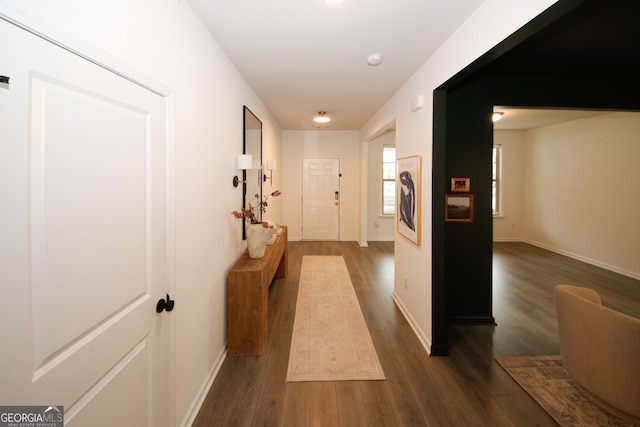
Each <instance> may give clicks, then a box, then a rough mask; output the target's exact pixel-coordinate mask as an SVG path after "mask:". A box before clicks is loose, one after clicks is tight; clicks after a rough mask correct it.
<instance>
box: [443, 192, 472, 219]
mask: <svg viewBox="0 0 640 427" xmlns="http://www.w3.org/2000/svg"><path fill="white" fill-rule="evenodd" d="M445 198H446V200H445V214H444V220H445V221H447V222H473V194H447V195H446V196H445Z"/></svg>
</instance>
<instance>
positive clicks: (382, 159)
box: [380, 144, 397, 218]
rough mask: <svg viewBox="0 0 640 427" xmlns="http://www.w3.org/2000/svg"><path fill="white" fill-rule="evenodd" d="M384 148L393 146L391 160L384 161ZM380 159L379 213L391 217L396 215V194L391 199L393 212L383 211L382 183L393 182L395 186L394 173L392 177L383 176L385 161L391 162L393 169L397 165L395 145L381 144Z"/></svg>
mask: <svg viewBox="0 0 640 427" xmlns="http://www.w3.org/2000/svg"><path fill="white" fill-rule="evenodd" d="M385 148H393V154H394V156H393V157H394V160H393V162H385V161H384V150H385ZM380 159H381V162H380V167H381V169H382V171H381V172H382V173H381V176H382V180H381V183H382V185H381V192H382V203H381V204H380V215H381V216H383V217H385V218H389V217H393V216H395V215H396V212H395V202H396V201H395V197H396V195H395V192H394V196H393V197H394V200H393V202H394V206H393V209H394V211H393V213H385V212H384V207H385V204H384V184H385V182H393V188H394V189H395V187H396V177H395V173H394V175H393V178H385V177H384V166H385V163H389V164H391V163H393V167H394V169H395V168H396V167H397V166H396V146H395V144H382V149H381V158H380Z"/></svg>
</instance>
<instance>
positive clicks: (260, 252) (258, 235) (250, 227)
mask: <svg viewBox="0 0 640 427" xmlns="http://www.w3.org/2000/svg"><path fill="white" fill-rule="evenodd" d="M281 194H282V193H281V192H280V190H276V191H274V192H272V193H270V194H268V195H266V196H264V197H263V198H262V200H260V195H259V194H256V195H255V197H256V205H255V206H254V205H253V204H251V203H248V205H249V207H248V208H242V209H241V210H240V211H233V212H231V214H232V215H233V216H235V217H236V218H238V219H243V220H244V221H246V223H247V224H246V225H247V249H249V257H250V258H262V257H263V256H264V252H265V249H266V248H267V239H268V237H269V225H268V224H267V223H266V222H261V221H260V220H259V219H258V214H260V217H262V215H261V214H263V213H264V212H266V211H267V206H269V197H278V196H279V195H281Z"/></svg>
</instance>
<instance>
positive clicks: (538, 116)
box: [493, 106, 611, 130]
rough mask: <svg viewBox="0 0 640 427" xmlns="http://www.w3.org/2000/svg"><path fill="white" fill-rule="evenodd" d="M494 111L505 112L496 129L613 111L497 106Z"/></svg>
mask: <svg viewBox="0 0 640 427" xmlns="http://www.w3.org/2000/svg"><path fill="white" fill-rule="evenodd" d="M493 111H497V112H501V113H504V115H503V116H502V119H500V120H498V121H497V122H494V123H493V129H494V130H527V129H535V128H540V127H544V126H551V125H554V124H557V123H563V122H569V121H572V120H579V119H586V118H588V117H594V116H599V115H601V114H607V113H610V112H611V111H598V110H560V109H543V108H508V107H500V106H496V107H494V108H493Z"/></svg>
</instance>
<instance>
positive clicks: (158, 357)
mask: <svg viewBox="0 0 640 427" xmlns="http://www.w3.org/2000/svg"><path fill="white" fill-rule="evenodd" d="M0 40H2V43H0V58H2V61H1V64H0V68H1V69H0V74H2V75H6V76H9V77H10V83H9V84H3V85H0V118H1V120H2V126H0V182H1V183H2V184H1V185H0V203H1V205H0V236H2V237H1V240H0V286H1V289H2V293H1V296H2V299H3V301H4V302H3V304H2V310H0V323H1V324H2V328H1V331H0V342H2V343H3V348H4V349H3V351H2V352H0V366H1V367H2V368H1V370H0V404H2V405H62V406H64V410H65V424H67V425H69V426H76V425H77V426H88V425H92V426H97V425H118V426H164V425H170V424H171V423H170V422H169V420H168V416H167V415H168V413H169V409H168V408H169V403H170V402H169V401H168V396H169V394H168V390H167V384H168V377H169V375H170V373H169V372H168V369H167V364H168V363H167V360H168V358H167V354H168V349H167V341H168V340H167V337H166V334H167V330H168V329H169V328H167V325H166V322H167V313H166V312H163V313H162V314H158V313H156V311H155V307H156V302H157V301H158V300H159V299H161V298H164V297H165V295H166V293H167V255H166V254H167V246H166V245H167V242H166V213H167V200H166V192H167V182H166V166H167V165H166V161H167V158H166V148H167V147H166V144H167V142H166V112H165V99H164V98H163V97H161V96H159V95H157V94H154V93H152V92H150V91H149V90H146V89H144V88H142V87H140V86H138V85H136V84H134V83H132V82H130V81H129V80H127V79H125V78H123V77H120V76H118V75H116V74H114V73H112V72H110V71H107V70H105V69H104V68H101V67H99V66H97V65H95V64H93V63H91V62H89V61H87V60H85V59H82V58H80V57H78V56H76V55H74V54H71V53H70V52H68V51H66V50H64V49H62V48H60V47H58V46H55V45H54V44H52V43H50V42H47V41H45V40H43V39H41V38H39V37H36V36H34V35H32V34H31V33H29V32H27V31H25V30H22V29H20V28H18V27H16V26H14V25H12V24H10V23H8V22H6V21H4V20H2V19H0Z"/></svg>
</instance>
